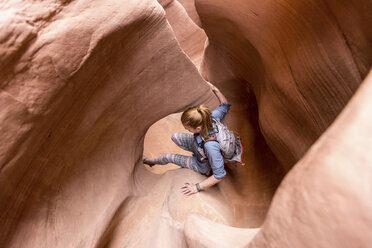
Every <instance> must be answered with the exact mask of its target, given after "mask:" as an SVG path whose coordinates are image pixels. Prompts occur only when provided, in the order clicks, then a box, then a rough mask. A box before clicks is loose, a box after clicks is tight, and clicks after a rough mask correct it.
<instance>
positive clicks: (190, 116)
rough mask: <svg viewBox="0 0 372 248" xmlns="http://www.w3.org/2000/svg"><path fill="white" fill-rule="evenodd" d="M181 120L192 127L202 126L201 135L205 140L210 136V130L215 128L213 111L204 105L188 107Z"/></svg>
mask: <svg viewBox="0 0 372 248" xmlns="http://www.w3.org/2000/svg"><path fill="white" fill-rule="evenodd" d="M181 122H182V124H183V125H186V126H189V127H192V128H197V127H199V126H201V131H200V137H201V138H202V139H203V140H205V139H206V138H207V137H208V132H209V131H212V130H213V124H212V113H211V111H210V110H209V108H207V107H206V106H204V105H200V106H197V107H192V108H189V109H187V110H186V111H185V112H183V114H182V116H181Z"/></svg>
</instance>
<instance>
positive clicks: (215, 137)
mask: <svg viewBox="0 0 372 248" xmlns="http://www.w3.org/2000/svg"><path fill="white" fill-rule="evenodd" d="M209 141H216V142H218V140H217V135H216V133H212V134H211V135H209V136H208V137H207V139H206V140H203V139H202V143H201V148H203V149H204V144H205V143H207V142H209Z"/></svg>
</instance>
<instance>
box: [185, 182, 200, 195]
mask: <svg viewBox="0 0 372 248" xmlns="http://www.w3.org/2000/svg"><path fill="white" fill-rule="evenodd" d="M181 189H182V192H183V193H184V194H185V195H187V196H189V195H192V194H195V193H198V189H197V188H196V186H195V184H193V183H189V182H187V183H185V185H184V186H183V187H182V188H181Z"/></svg>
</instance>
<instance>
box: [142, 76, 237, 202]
mask: <svg viewBox="0 0 372 248" xmlns="http://www.w3.org/2000/svg"><path fill="white" fill-rule="evenodd" d="M208 84H209V86H210V87H211V90H212V91H213V93H214V94H215V95H216V96H217V98H218V100H219V101H220V105H219V107H218V108H216V109H215V110H213V111H212V112H211V111H210V110H209V109H208V108H207V107H205V106H204V105H200V106H197V107H192V108H189V109H187V110H186V111H185V112H183V114H182V116H181V122H182V124H183V126H184V127H185V129H186V130H187V131H189V132H191V133H193V135H192V134H187V133H175V134H173V135H172V141H173V142H174V143H176V145H178V146H179V147H181V148H182V149H184V150H186V151H190V152H192V153H193V156H184V155H179V154H166V155H164V156H161V157H159V158H154V159H149V158H146V157H143V163H144V164H147V165H149V166H150V167H152V166H154V165H155V164H161V165H164V164H168V163H173V164H177V165H179V166H181V167H182V168H188V169H191V170H194V171H196V172H198V173H200V174H202V175H205V176H207V177H208V178H207V179H205V180H204V181H202V182H199V183H196V184H193V183H191V182H186V183H185V185H184V186H183V187H182V192H183V193H184V194H185V195H192V194H195V193H197V192H199V191H201V190H205V189H207V188H209V187H211V186H213V185H215V184H216V183H218V182H220V181H221V180H222V179H223V178H224V177H225V175H226V171H225V168H224V157H223V154H222V151H221V149H222V147H221V146H220V143H219V142H218V140H217V134H218V129H219V128H220V129H223V128H224V127H225V126H224V125H223V124H221V123H220V121H221V120H222V119H223V118H224V116H225V115H226V114H227V112H228V111H229V109H230V106H231V104H229V103H228V101H227V99H226V98H225V96H224V95H223V94H222V93H221V92H220V91H219V90H218V89H217V88H216V87H215V86H213V85H212V84H210V83H208ZM225 130H227V128H226V127H225ZM227 132H231V131H228V130H227ZM220 133H221V134H222V132H220ZM231 133H232V139H234V135H233V132H231ZM224 140H226V139H224ZM237 141H238V142H237V143H238V145H239V144H240V140H239V139H238V140H237ZM233 142H234V144H233V145H234V148H233V149H234V150H233V152H235V145H236V144H235V143H236V142H235V139H234V141H233ZM230 150H231V149H230ZM240 152H241V149H240ZM238 153H239V151H238ZM235 155H236V154H235ZM238 155H239V156H238V157H239V159H238V160H240V158H241V153H240V154H238ZM229 156H230V157H231V155H229ZM225 160H226V158H225Z"/></svg>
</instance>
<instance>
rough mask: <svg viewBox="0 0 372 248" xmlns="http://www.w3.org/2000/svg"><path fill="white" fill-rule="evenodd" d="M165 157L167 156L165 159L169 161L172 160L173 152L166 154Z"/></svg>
mask: <svg viewBox="0 0 372 248" xmlns="http://www.w3.org/2000/svg"><path fill="white" fill-rule="evenodd" d="M164 157H165V159H166V160H167V162H168V163H171V162H172V154H165V155H164Z"/></svg>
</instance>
